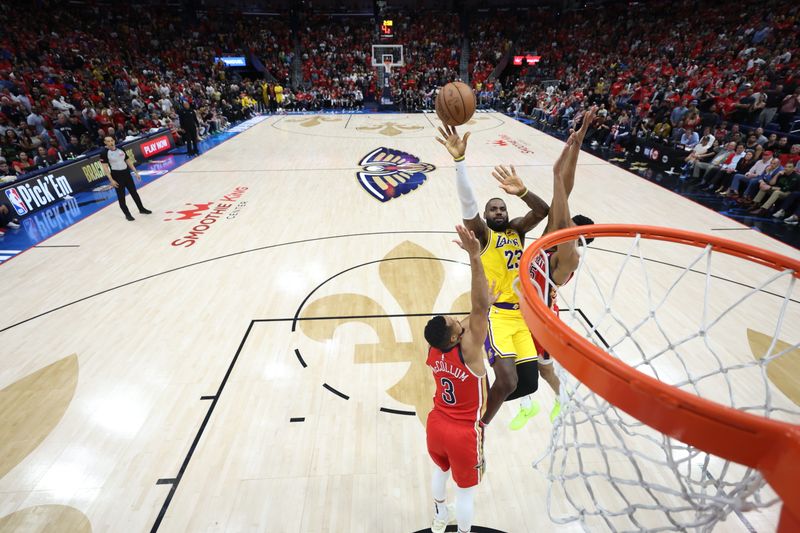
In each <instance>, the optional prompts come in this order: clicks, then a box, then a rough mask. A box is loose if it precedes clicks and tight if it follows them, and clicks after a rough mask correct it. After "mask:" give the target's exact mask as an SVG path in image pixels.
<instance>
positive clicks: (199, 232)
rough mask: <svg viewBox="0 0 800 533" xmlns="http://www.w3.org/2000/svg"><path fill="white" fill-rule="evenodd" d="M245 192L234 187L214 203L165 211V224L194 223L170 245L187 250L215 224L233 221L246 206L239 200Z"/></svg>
mask: <svg viewBox="0 0 800 533" xmlns="http://www.w3.org/2000/svg"><path fill="white" fill-rule="evenodd" d="M246 192H247V187H236V188H235V189H233V191H231V192H229V193H228V194H226V195H224V196H223V197H222V198H220V199H219V200H218V201H216V202H208V203H203V204H192V203H187V204H186V205H187V206H190V207H189V208H188V209H179V210H177V211H167V212H166V214H167V215H170V216H169V218H165V219H164V221H165V222H173V221H175V222H180V221H182V220H194V221H195V225H194V226H193V227H192V228H191V229H190V230H189V231H188V232H186V233H185V234H184V235H183V236H182V237H180V238H178V239H175V240H173V241H172V242H171V243H170V245H172V246H175V247H180V248H189V247H190V246H194V245H195V244H197V241H198V240H200V238H202V237H203V236H204V235H205V234H206V233H208V232H209V231H210V230H211V229H212V228H213V227H214V225H215V224H216V223H217V222H219V221H222V220H233V219H235V218H236V217H237V216H238V215H239V212H240V211H241V210H242V209H244V208H245V207H246V206H247V202H246V201H244V200H241V198H242V196H244V195H245V193H246Z"/></svg>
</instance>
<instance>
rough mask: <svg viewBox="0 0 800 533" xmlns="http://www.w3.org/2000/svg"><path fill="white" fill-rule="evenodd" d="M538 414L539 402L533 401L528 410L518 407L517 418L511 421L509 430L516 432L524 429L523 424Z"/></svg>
mask: <svg viewBox="0 0 800 533" xmlns="http://www.w3.org/2000/svg"><path fill="white" fill-rule="evenodd" d="M538 412H539V402H537V401H536V400H534V401H533V403H532V404H531V406H530V407H529V408H528V409H525V408H523V407H520V409H519V413H517V416H515V417H514V418H513V420H511V424H509V425H508V427H509V429H511V431H517V430H520V429H522V428H524V427H525V424H527V423H528V420H530V419H531V418H533V417H534V416H536V414H537V413H538Z"/></svg>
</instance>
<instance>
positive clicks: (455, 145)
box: [436, 125, 489, 246]
mask: <svg viewBox="0 0 800 533" xmlns="http://www.w3.org/2000/svg"><path fill="white" fill-rule="evenodd" d="M439 134H440V135H441V138H440V137H437V138H436V140H437V141H438V142H439V144H441V145H442V146H444V147H445V148H446V149H447V151H448V152H449V153H450V155H451V156H452V157H453V161H455V164H456V190H457V192H458V200H459V202H460V203H461V218H462V219H463V221H464V225H465V226H466V227H467V228H468V229H470V230H471V231H472V232H474V233H475V236H476V237H477V238H478V241H479V242H480V243H481V245H483V246H485V245H486V239H487V238H488V235H489V232H488V231H487V227H486V223H485V222H484V221H483V219H482V218H481V216H480V211H479V210H478V202H477V200H476V199H475V193H474V192H473V191H472V185H471V184H470V182H469V177H468V176H467V165H466V163H465V162H464V159H465V154H466V151H467V140H468V139H469V132H467V133H465V134H464V137H463V138H461V137H459V136H458V133H457V132H456V128H455V127H454V126H453V127H451V126H447V125H445V126H444V127H443V128H439Z"/></svg>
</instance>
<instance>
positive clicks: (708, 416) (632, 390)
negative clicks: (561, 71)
mask: <svg viewBox="0 0 800 533" xmlns="http://www.w3.org/2000/svg"><path fill="white" fill-rule="evenodd" d="M637 235H639V236H641V238H642V239H651V240H661V241H670V242H675V243H680V244H685V245H689V246H694V247H701V248H705V247H707V246H709V245H710V246H711V247H712V251H713V252H721V253H724V254H727V255H733V256H736V257H739V258H742V259H746V260H749V261H752V262H754V263H758V264H760V265H762V266H766V267H769V268H772V269H775V270H779V271H785V270H791V271H793V273H794V274H793V276H794V277H795V278H800V261H798V260H795V259H791V258H789V257H786V256H783V255H780V254H777V253H774V252H770V251H767V250H762V249H759V248H756V247H754V246H750V245H746V244H741V243H737V242H733V241H730V240H727V239H720V238H717V237H713V236H709V235H703V234H701V233H694V232H689V231H684V230H679V229H672V228H662V227H655V226H631V225H622V224H597V225H591V226H577V227H573V228H568V229H564V230H560V231H556V232H553V233H550V234H547V235H545V236H543V237H542V238H540V239H538V240H537V241H535V242H533V243H532V244H531V245H530V246H529V247H528V248H527V249H526V250H525V253H524V254H523V256H522V260H521V264H520V272H529V271H530V268H531V262H532V260H533V258H534V257H535V256H536V254H538V253H539V252H540V251H542V250H547V249H550V248H552V247H554V246H556V245H558V244H561V243H564V242H568V241H570V240H576V239H578V238H579V236H584V237H585V238H589V237H636V236H637ZM520 284H521V287H522V298H521V299H520V306H521V308H522V312H523V315H524V317H525V321H526V322H527V323H528V326H529V327H530V329H531V331H532V332H533V334H534V336H535V337H536V338H537V340H539V342H541V343H542V345H543V346H545V347H546V348H547V350H548V352H550V353H551V354H552V355H553V357H555V358H556V359H557V360H558V362H559V363H560V364H561V365H562V366H563V367H564V368H565V369H566V370H567V371H568V372H569V373H570V374H572V375H573V376H575V378H576V379H577V380H579V381H580V382H581V383H583V384H585V385H586V386H587V387H588V388H589V389H591V390H592V391H593V392H594V393H596V394H598V395H599V396H601V397H603V398H604V399H605V400H607V401H608V402H610V403H611V404H613V405H615V406H617V407H619V408H620V409H622V410H623V411H625V412H626V413H628V414H629V415H631V416H633V417H634V418H636V419H638V420H640V421H641V422H643V423H645V424H647V425H649V426H650V427H652V428H654V429H656V430H657V431H659V432H661V433H664V434H666V435H669V436H670V437H673V438H675V439H678V440H680V441H682V442H684V443H686V444H689V445H691V446H694V447H696V448H698V449H702V450H704V451H706V452H707V453H710V454H712V455H716V456H719V457H722V458H725V459H727V460H729V461H733V462H736V463H739V464H742V465H745V466H749V467H752V468H755V469H758V470H759V471H760V472H761V473H762V475H763V476H764V479H765V480H766V481H767V482H768V483H769V484H770V485H771V486H772V488H773V489H774V490H775V492H777V493H778V494H779V495H780V497H781V498H782V500H783V509H782V511H781V517H780V523H779V526H778V531H779V532H780V533H789V532H797V531H800V487H799V486H798V485H800V426H798V425H794V424H791V423H787V422H781V421H777V420H770V419H768V418H764V417H760V416H757V415H754V414H750V413H746V412H741V411H738V410H736V409H733V408H730V407H727V406H725V405H722V404H718V403H716V402H712V401H709V400H704V399H703V398H700V397H699V396H695V395H694V394H691V393H689V392H686V391H683V390H680V389H678V388H676V387H673V386H671V385H668V384H665V383H662V382H660V381H658V380H657V379H654V378H652V377H650V376H647V375H645V374H643V373H641V372H639V371H638V370H635V369H634V368H632V367H630V366H628V365H627V364H625V363H624V362H622V361H620V360H618V359H616V358H614V357H611V356H609V354H608V353H607V352H605V351H603V350H602V349H601V348H599V347H598V346H595V345H594V344H593V343H591V342H590V341H589V340H587V339H586V338H584V337H583V336H582V335H581V334H579V333H578V332H576V331H574V330H573V329H572V328H570V327H568V326H567V325H566V324H564V323H563V322H561V320H559V318H558V317H557V316H556V315H555V314H554V313H553V312H552V311H551V310H550V309H548V307H547V306H546V305H545V303H544V302H543V301H542V299H541V298H540V297H539V293H538V290H537V288H536V287H535V286H534V285H533V283H532V281H531V279H530V277H529V276H526V275H521V276H520Z"/></svg>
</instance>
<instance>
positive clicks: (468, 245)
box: [453, 224, 481, 255]
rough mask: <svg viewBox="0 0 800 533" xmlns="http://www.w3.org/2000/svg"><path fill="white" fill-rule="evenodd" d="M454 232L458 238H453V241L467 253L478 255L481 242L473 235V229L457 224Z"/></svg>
mask: <svg viewBox="0 0 800 533" xmlns="http://www.w3.org/2000/svg"><path fill="white" fill-rule="evenodd" d="M456 233H458V239H456V240H454V241H453V242H454V243H456V244H457V245H459V246H460V247H461V248H462V249H463V250H465V251H466V252H467V253H468V254H469V255H480V253H481V242H480V241H479V240H478V238H477V237H475V233H474V232H473V231H471V230H468V229H467V228H465V227H464V226H462V225H460V224H459V225H458V226H456Z"/></svg>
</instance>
